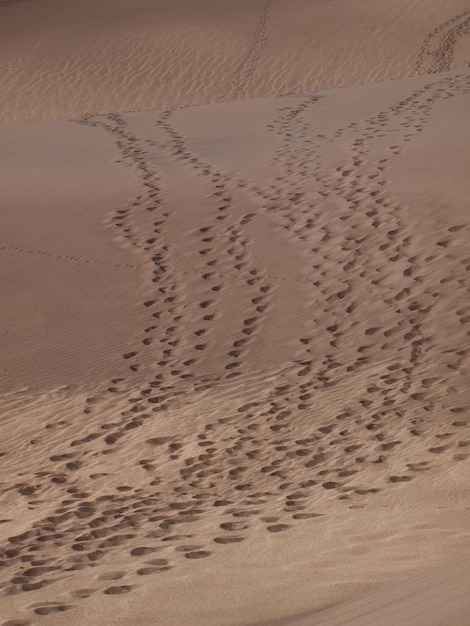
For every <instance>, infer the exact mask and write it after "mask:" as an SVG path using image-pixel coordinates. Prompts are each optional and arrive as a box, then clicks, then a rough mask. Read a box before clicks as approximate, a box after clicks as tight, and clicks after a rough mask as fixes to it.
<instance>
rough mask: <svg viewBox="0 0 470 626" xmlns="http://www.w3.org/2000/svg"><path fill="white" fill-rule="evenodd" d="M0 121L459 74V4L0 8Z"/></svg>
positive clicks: (465, 21) (462, 50)
mask: <svg viewBox="0 0 470 626" xmlns="http://www.w3.org/2000/svg"><path fill="white" fill-rule="evenodd" d="M0 11H1V15H0V66H1V70H2V71H1V74H0V94H1V96H0V97H1V101H2V106H1V107H0V113H1V117H0V120H3V121H12V120H21V119H49V118H64V117H69V116H75V115H79V114H80V115H81V114H84V113H103V112H108V111H124V110H137V109H151V108H156V107H168V106H182V105H189V104H201V103H209V102H220V101H227V102H228V101H232V100H242V99H246V98H257V97H266V96H277V95H279V94H282V93H291V92H312V91H317V90H319V89H329V88H333V87H338V86H343V85H352V84H358V83H368V82H371V81H378V80H386V79H389V78H400V77H404V76H412V75H415V74H426V73H432V72H443V71H447V70H451V69H459V68H465V67H467V63H468V59H469V58H470V37H469V36H468V34H469V29H470V6H469V3H468V0H448V1H446V2H441V1H439V0H394V1H393V2H378V1H377V0H347V2H346V1H345V0H328V1H326V0H314V1H312V0H288V1H287V0H238V1H237V2H233V1H232V0H197V2H195V1H194V0H100V1H99V2H97V1H96V0H80V2H76V1H75V0H29V1H28V0H18V1H16V2H15V1H14V0H7V1H6V2H5V1H3V2H0Z"/></svg>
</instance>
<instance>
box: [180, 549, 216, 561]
mask: <svg viewBox="0 0 470 626" xmlns="http://www.w3.org/2000/svg"><path fill="white" fill-rule="evenodd" d="M211 554H212V552H209V551H208V550H197V551H196V552H187V553H186V554H185V555H184V556H185V557H186V558H187V559H205V558H207V557H208V556H211Z"/></svg>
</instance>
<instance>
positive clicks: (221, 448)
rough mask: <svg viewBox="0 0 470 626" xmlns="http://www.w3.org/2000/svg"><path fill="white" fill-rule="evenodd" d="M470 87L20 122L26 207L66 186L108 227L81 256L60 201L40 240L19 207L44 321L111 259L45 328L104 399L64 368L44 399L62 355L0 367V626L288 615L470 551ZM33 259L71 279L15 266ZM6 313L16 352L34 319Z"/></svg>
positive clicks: (21, 243) (20, 240)
mask: <svg viewBox="0 0 470 626" xmlns="http://www.w3.org/2000/svg"><path fill="white" fill-rule="evenodd" d="M469 80H470V75H469V73H468V72H460V73H447V74H440V75H436V76H432V77H428V76H423V77H419V78H414V79H406V80H403V81H398V82H396V81H389V82H386V83H381V84H375V85H369V86H367V87H350V88H345V89H342V90H337V91H331V92H328V91H324V92H320V93H317V94H311V95H310V94H307V95H304V96H302V95H299V96H285V97H280V98H272V99H267V100H255V101H252V102H239V103H229V104H218V105H211V106H208V107H199V108H198V107H191V108H183V109H169V110H164V111H153V112H146V113H132V114H115V113H113V114H109V115H104V116H93V117H89V116H87V117H83V118H80V119H76V120H71V121H69V122H62V121H57V122H47V123H43V122H41V123H34V124H29V125H23V124H18V125H16V124H15V125H13V126H10V127H8V132H9V137H10V138H11V139H10V144H8V145H15V136H16V145H20V146H21V143H19V142H20V141H27V143H28V147H29V151H30V152H29V153H30V154H31V155H32V156H31V157H30V159H29V161H28V166H27V168H26V165H25V168H26V169H25V172H27V173H28V174H27V175H28V176H29V181H30V185H32V184H33V183H34V184H36V185H37V186H36V189H37V191H36V192H35V193H34V196H35V197H36V198H41V195H40V192H41V193H43V194H44V198H47V197H51V198H52V199H53V198H54V195H53V193H52V186H51V183H47V172H48V171H53V172H57V171H58V169H59V168H60V167H62V169H63V173H64V177H65V179H66V180H67V181H69V182H67V183H66V184H67V185H68V186H66V187H65V195H69V196H70V195H71V192H70V191H69V189H71V187H70V185H74V188H76V189H77V190H78V189H82V187H84V189H82V190H81V195H79V197H78V200H79V204H77V207H78V206H80V207H81V212H80V215H77V218H73V220H74V221H73V222H72V224H73V228H93V229H94V232H95V235H94V237H93V238H91V239H90V238H89V236H88V235H87V232H88V231H86V230H84V231H83V237H80V238H79V241H78V242H75V244H72V242H71V240H70V242H69V243H68V241H69V240H68V239H67V237H70V236H69V235H67V229H68V228H69V224H68V223H67V222H65V223H64V224H61V222H60V210H61V206H62V205H61V202H63V200H62V198H63V195H58V196H57V197H56V199H55V200H54V202H55V204H51V205H49V206H48V207H47V210H46V208H44V209H42V208H41V206H43V205H44V206H45V204H46V203H45V200H41V202H40V203H39V205H38V204H37V203H35V204H34V205H32V208H31V209H30V211H33V207H34V211H33V212H32V214H31V216H29V215H28V214H26V215H25V217H24V218H21V217H19V218H18V219H19V220H20V222H21V219H26V220H28V221H30V220H33V219H38V227H37V228H36V229H35V230H34V231H33V232H30V231H27V232H26V233H22V232H21V230H20V229H19V228H18V227H15V226H14V224H15V222H14V221H12V219H13V218H9V220H10V221H8V218H7V216H8V214H7V213H5V216H4V217H3V219H4V220H6V221H5V224H6V225H5V228H6V227H7V226H8V225H10V228H11V229H12V230H11V231H5V232H7V233H8V241H10V242H12V243H14V246H13V245H10V244H8V245H5V246H4V249H3V250H2V254H3V255H4V256H5V257H6V258H8V259H10V261H9V263H10V267H11V268H12V271H13V269H14V268H15V267H16V268H17V271H20V272H21V275H28V273H30V272H36V274H33V276H36V280H37V281H38V282H40V283H41V282H44V284H46V285H48V288H49V289H52V292H51V294H50V296H49V299H50V301H51V303H52V304H53V303H54V302H56V303H61V302H62V301H63V300H64V299H66V298H67V297H70V295H67V290H68V289H70V285H69V284H68V283H67V280H69V279H67V278H61V274H60V273H56V272H60V271H61V268H62V267H64V268H67V267H70V266H72V265H73V266H74V267H79V266H80V267H82V265H81V261H80V259H81V260H82V261H83V260H86V259H88V260H90V259H95V260H100V261H101V263H97V264H96V269H94V270H93V272H92V273H91V274H85V275H83V279H84V281H85V284H84V285H83V287H82V286H80V285H74V286H73V289H74V290H75V291H77V290H78V295H82V294H86V295H84V296H83V297H86V307H87V308H86V310H87V311H88V315H89V316H90V317H91V318H92V321H91V322H90V323H91V324H92V325H91V326H86V325H85V326H83V320H82V322H81V324H82V326H77V324H79V322H77V320H76V318H75V317H74V313H73V312H72V313H67V312H66V311H64V312H63V313H62V317H63V318H64V319H63V321H62V324H58V323H57V322H56V320H55V318H54V317H51V314H50V313H48V312H46V313H45V319H44V320H43V327H41V325H40V322H38V321H36V322H34V326H33V328H34V329H35V331H34V332H36V333H37V332H46V331H47V332H49V333H51V332H52V331H51V330H47V328H50V325H52V327H54V331H53V332H54V333H55V334H54V336H55V341H56V343H57V344H59V345H62V344H64V345H65V344H67V343H70V341H71V342H72V343H70V354H73V353H74V352H75V353H76V354H77V355H78V354H80V351H82V352H83V353H86V352H87V351H88V353H89V354H91V353H92V352H93V350H94V351H95V353H96V356H94V357H93V358H94V359H96V363H94V362H90V365H89V367H90V372H91V373H92V374H93V376H94V382H91V378H92V377H90V376H89V377H88V378H87V376H86V375H85V374H84V372H83V365H82V364H83V363H88V361H87V360H81V359H86V356H83V357H81V358H78V356H77V362H76V363H74V361H73V359H72V358H71V356H67V351H64V352H63V353H62V354H61V353H60V352H57V353H54V363H55V366H54V368H53V369H52V370H51V371H50V372H49V375H48V377H44V379H43V380H42V381H41V376H40V375H39V376H38V380H37V381H36V384H34V380H33V374H32V373H33V371H34V369H35V368H36V371H37V372H38V373H40V372H41V367H42V366H41V361H42V360H43V359H44V360H46V359H47V356H44V355H42V353H40V356H36V358H34V355H33V356H31V357H30V358H31V359H32V360H31V362H28V363H27V368H25V369H23V370H21V367H23V365H22V363H24V361H25V359H24V358H23V360H22V361H21V359H20V356H18V363H19V365H18V366H17V365H15V359H14V358H12V357H10V358H9V360H8V361H7V362H5V363H4V367H5V369H6V377H5V381H6V382H8V381H10V382H9V384H8V389H7V388H6V386H5V385H4V395H3V398H2V406H3V407H4V409H5V416H4V420H3V422H2V429H3V432H2V443H3V449H2V451H1V453H2V462H3V465H2V479H1V480H2V499H3V509H2V510H3V520H2V524H1V526H0V529H1V531H2V536H3V548H2V561H3V565H4V567H3V574H2V583H1V585H2V591H3V600H2V607H3V609H2V610H3V612H4V620H6V621H4V622H3V625H5V624H14V623H16V624H17V623H25V624H32V623H36V621H37V620H39V621H41V619H40V618H41V616H47V623H48V624H55V623H57V624H59V623H67V624H70V623H77V624H80V623H89V624H93V623H102V622H103V620H105V621H106V623H110V624H129V623H132V624H148V623H155V620H156V619H158V623H159V624H182V623H195V624H214V625H215V624H222V623H224V624H249V623H255V622H256V621H259V622H262V621H266V620H271V621H273V620H275V619H277V618H280V617H282V616H286V617H287V616H289V615H295V614H297V615H299V614H302V613H307V612H308V611H314V610H319V609H321V608H322V607H326V606H329V605H332V604H334V603H337V602H340V601H343V600H347V599H348V598H354V597H357V596H358V595H362V594H364V593H366V592H367V591H370V590H372V589H374V588H376V587H377V586H380V585H384V584H386V583H389V582H394V581H399V580H403V578H405V577H406V576H410V575H412V574H415V573H418V572H420V571H423V570H425V569H426V568H428V567H432V566H434V565H436V564H439V563H443V562H446V561H448V560H452V559H453V558H458V557H459V556H460V555H461V553H462V551H463V550H467V549H468V546H469V531H470V529H469V526H468V501H466V487H467V484H468V451H467V446H468V441H467V439H468V425H469V421H468V406H469V397H468V376H469V357H468V349H467V343H468V330H467V327H468V321H469V319H470V318H469V315H468V313H469V311H468V278H467V277H468V264H469V258H470V257H469V250H468V229H469V223H468V214H467V213H466V211H465V199H464V198H463V197H462V192H463V190H464V189H465V188H466V171H467V168H466V167H465V162H464V161H463V159H464V158H465V146H466V145H467V144H468V139H469V138H468V137H467V134H468V128H467V126H466V125H465V122H464V120H465V117H466V111H467V110H468V106H469V99H470V95H469V93H470V82H469ZM361 92H362V93H363V97H364V107H363V111H362V113H363V116H362V117H361V108H360V105H359V103H360V102H361ZM224 129H225V130H224ZM47 137H60V139H58V140H57V141H56V143H54V144H52V145H49V147H48V148H47V149H46V148H45V144H46V138H47ZM445 138H447V144H446V143H445ZM72 143H73V144H74V145H75V151H74V152H73V155H74V156H73V157H72V156H68V155H69V154H70V153H69V152H68V150H69V146H70V144H72ZM98 144H99V145H100V146H102V147H101V148H99V147H98ZM79 146H81V147H80V148H79ZM438 148H439V152H437V150H438ZM110 150H112V151H113V152H112V155H113V159H114V165H113V164H112V163H111V160H110V157H111V152H110ZM433 150H434V151H435V156H433ZM77 151H78V152H77ZM11 154H12V150H11V149H10V150H4V152H3V157H2V158H3V159H4V163H5V164H6V165H8V167H9V168H10V171H11V172H12V177H11V180H12V181H13V187H12V189H11V190H10V196H9V197H10V198H14V197H15V189H16V190H17V191H16V193H17V198H18V199H19V205H21V204H22V203H23V204H24V199H22V195H21V190H20V187H21V185H20V183H19V176H20V173H21V172H20V169H19V166H18V161H17V160H16V161H15V160H13V162H12V157H11ZM92 154H93V157H92V161H91V163H88V162H87V160H88V159H89V158H91V155H92ZM35 155H39V157H41V158H38V157H36V156H35ZM51 155H52V156H51ZM250 155H251V156H250ZM428 155H430V156H429V157H428ZM47 159H52V160H51V161H50V162H49V163H48V161H47ZM60 163H63V165H62V166H61V165H60ZM15 167H16V168H17V169H15ZM433 168H434V169H433ZM108 171H109V173H107V172H108ZM15 172H16V174H15V176H16V178H15V177H13V174H14V173H15ZM73 172H75V173H76V174H75V175H76V178H75V179H74V178H73V176H74V174H73ZM94 172H99V173H100V175H101V176H102V178H101V180H98V179H97V178H96V177H95V176H94ZM429 172H431V173H432V177H429ZM449 172H451V173H452V176H449V175H448V173H449ZM439 174H441V175H439ZM15 181H16V182H15ZM72 181H74V182H72ZM90 185H92V193H91V192H90V189H89V186H90ZM28 189H29V193H31V189H32V187H31V186H28ZM33 189H34V188H33ZM101 196H103V199H101ZM117 196H119V198H120V200H119V202H117V203H116V198H117ZM456 196H459V197H460V199H461V203H460V204H459V203H458V202H457V201H456ZM93 198H95V199H98V205H99V206H100V207H101V209H100V210H103V211H104V210H106V211H110V210H111V205H112V203H113V202H114V203H116V204H115V206H114V210H111V212H110V213H109V214H108V217H107V218H106V224H107V227H106V228H104V227H101V228H99V227H98V226H93V223H92V222H90V220H91V219H92V217H91V216H89V215H88V213H87V211H89V209H87V206H90V207H91V206H92V205H91V204H90V203H92V202H93ZM420 198H421V203H420V202H419V199H420ZM436 198H438V202H437V200H436ZM429 205H432V208H429ZM12 206H13V205H12ZM17 210H19V209H17ZM73 210H74V209H73V207H71V209H68V210H67V215H68V218H69V219H72V216H73V215H74V213H73ZM38 211H40V213H38ZM38 215H40V217H37V216H38ZM17 217H18V216H17ZM95 217H96V218H98V220H99V219H102V218H101V217H100V214H96V215H95V216H94V217H93V219H95ZM87 225H88V226H87ZM15 228H16V229H15ZM41 229H43V231H42V230H41ZM41 232H43V234H41ZM76 232H80V231H76ZM15 233H16V234H15ZM47 233H49V235H48V234H47ZM27 238H29V239H27ZM62 238H64V239H62ZM106 238H107V242H108V243H106ZM82 239H83V240H82ZM112 241H115V242H116V244H118V243H119V245H121V246H122V252H119V251H118V250H117V248H116V247H115V245H114V244H113V245H112V246H111V242H112ZM72 245H75V246H76V247H75V248H74V249H73V250H72V248H71V246H72ZM13 248H17V249H16V250H15V251H14V252H15V253H16V255H17V256H15V255H14V253H13V251H12V249H13ZM36 248H37V249H38V250H43V251H47V253H48V254H49V256H48V258H47V262H48V263H50V264H53V265H52V266H51V268H56V269H51V270H49V269H48V267H46V266H45V267H44V268H43V267H42V266H41V262H42V261H37V262H36V261H34V260H33V264H34V265H33V266H31V268H29V267H28V266H25V267H24V268H22V266H20V265H15V263H17V262H20V261H19V259H20V258H22V254H24V252H23V253H21V254H20V252H19V250H20V249H22V250H35V249H36ZM66 249H68V251H69V252H70V254H69V255H66ZM273 251H274V254H273ZM12 255H13V257H14V258H15V259H18V261H14V262H12V261H11V258H12ZM28 258H31V257H28ZM124 268H128V270H129V272H131V273H130V274H128V273H127V272H125V271H124ZM139 268H140V269H139ZM50 271H53V272H54V276H57V277H58V280H57V282H56V283H53V282H51V281H50V280H49V279H47V278H46V277H47V274H48V272H50ZM136 271H137V274H135V272H136ZM109 272H111V274H112V278H111V277H110V278H109V279H108V278H106V277H107V276H108V274H107V273H109ZM137 275H138V280H137V281H136V280H135V277H136V276H137ZM103 280H104V281H106V280H110V281H111V283H112V285H113V289H114V290H117V292H116V291H115V292H114V294H113V293H112V292H109V291H108V290H103V288H102V287H101V288H100V287H99V285H100V284H101V282H102V281H103ZM129 281H133V285H132V286H131V284H130V282H129ZM12 283H14V280H13V278H12V279H10V281H9V282H5V284H6V287H7V289H11V284H12ZM14 288H15V290H16V291H14V293H18V294H19V295H18V297H22V298H25V297H26V295H25V294H28V295H29V296H30V297H33V295H32V294H33V293H34V292H32V291H31V289H30V287H29V285H28V284H27V283H26V285H23V284H22V283H18V284H14ZM83 289H86V291H82V290H83ZM126 290H127V291H126ZM117 293H122V294H124V295H123V296H121V297H123V298H125V299H126V304H128V305H129V306H128V308H127V309H126V308H125V307H124V306H123V305H122V303H116V299H119V296H117V295H116V294H117ZM126 294H127V295H126ZM34 297H36V296H34ZM110 299H111V303H109V302H108V301H109V300H110ZM4 301H6V298H4ZM128 301H129V302H128ZM136 301H137V304H136ZM16 302H17V301H16V300H15V299H13V300H10V305H11V308H7V309H6V311H7V313H8V315H7V318H4V322H3V324H4V329H5V331H6V339H4V341H5V348H4V350H6V352H4V353H6V354H9V352H8V350H10V353H13V352H14V347H15V345H16V348H17V350H18V354H19V355H21V354H23V355H24V354H25V352H26V353H27V350H28V347H27V345H25V346H22V344H21V342H18V341H17V342H16V343H15V345H11V344H10V343H9V341H8V338H14V337H15V336H16V335H15V333H16V334H18V336H19V335H20V334H21V329H22V328H27V326H28V324H29V323H30V320H31V319H33V320H34V319H35V318H34V311H35V309H36V307H37V306H38V305H37V304H35V303H34V300H33V301H32V302H31V306H32V307H33V311H31V307H29V308H28V307H27V306H24V307H20V308H18V306H17V304H16ZM105 303H108V306H111V305H112V307H113V308H112V313H111V309H109V308H108V313H107V315H108V317H107V318H103V317H102V316H101V317H100V316H99V315H98V317H96V318H95V317H94V313H95V312H97V311H100V310H102V308H103V306H104V305H105ZM61 306H62V305H61ZM119 307H121V308H119ZM133 311H138V313H137V314H136V316H135V318H134V320H133V324H131V323H130V320H129V315H130V312H133ZM32 314H33V317H31V316H32ZM67 315H68V316H69V317H68V318H67ZM110 315H111V316H112V317H109V316H110ZM106 319H107V320H108V322H106ZM7 320H10V322H8V321H7ZM8 323H9V324H10V326H8ZM106 323H107V324H108V326H109V327H111V328H112V327H115V328H117V329H118V330H119V333H118V334H119V337H120V338H121V347H120V348H119V346H118V344H117V343H116V340H117V337H115V338H113V337H114V336H111V335H109V334H107V333H106ZM41 328H45V329H46V330H41ZM126 328H128V330H126ZM74 329H76V330H75V332H74ZM90 332H91V333H97V334H96V337H97V339H98V338H99V342H97V341H96V340H95V339H94V337H95V335H93V334H89V333H90ZM124 343H125V344H126V345H125V346H124ZM81 344H84V345H83V346H81ZM2 350H3V349H2ZM119 350H120V351H119ZM63 354H65V356H63ZM98 354H99V356H98ZM39 359H40V360H39ZM45 367H46V369H48V367H49V366H48V363H47V360H46V364H45ZM73 367H76V369H75V370H74V369H73ZM15 368H16V369H15ZM18 368H19V369H18ZM100 370H101V371H100ZM21 372H23V374H21V375H20V374H19V373H21ZM107 372H109V374H108V375H106V373H107ZM111 372H115V373H114V374H113V373H111ZM9 374H10V378H8V376H9ZM22 376H23V378H22ZM28 377H29V378H28ZM14 380H18V381H21V385H19V386H18V385H16V387H15V385H14V384H13V382H12V381H14ZM25 384H27V385H28V388H24V387H25ZM20 388H22V389H20ZM26 458H27V459H28V463H27V465H25V459H26ZM183 596H184V597H188V598H190V599H191V601H190V602H189V601H188V602H187V603H183V604H182V603H181V602H180V598H181V597H183ZM241 598H243V600H242V601H241ZM56 614H57V615H56ZM348 615H349V613H348ZM156 616H157V617H156ZM12 620H13V621H12ZM15 620H17V621H15ZM18 620H19V621H18ZM38 623H39V622H38ZM320 623H321V622H320ZM332 623H334V622H332ZM410 623H412V622H410ZM416 623H419V622H416ZM455 623H459V622H455Z"/></svg>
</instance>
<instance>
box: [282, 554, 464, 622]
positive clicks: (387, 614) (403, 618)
mask: <svg viewBox="0 0 470 626" xmlns="http://www.w3.org/2000/svg"><path fill="white" fill-rule="evenodd" d="M469 587H470V564H469V562H468V559H465V560H463V561H458V562H457V563H452V565H447V566H444V567H440V568H439V569H437V570H433V571H431V572H426V573H425V574H421V575H420V576H416V577H415V578H412V579H409V580H405V581H403V582H402V583H398V584H396V585H393V586H392V587H389V588H386V589H384V590H380V591H378V592H375V593H373V594H370V595H368V596H365V597H364V598H359V599H358V600H354V601H352V602H346V603H344V604H340V605H339V606H337V607H334V608H332V609H327V610H326V611H321V612H320V613H316V614H315V615H307V616H306V617H304V618H301V619H298V620H294V621H287V622H279V623H278V626H283V625H284V626H314V625H315V624H321V625H322V626H333V625H335V626H338V625H339V624H351V626H367V625H369V626H395V625H396V624H408V625H413V626H442V624H461V625H462V626H465V625H466V624H468V617H469V615H470V598H469V596H468V589H469ZM271 624H273V623H272V622H271ZM273 626H275V625H274V624H273Z"/></svg>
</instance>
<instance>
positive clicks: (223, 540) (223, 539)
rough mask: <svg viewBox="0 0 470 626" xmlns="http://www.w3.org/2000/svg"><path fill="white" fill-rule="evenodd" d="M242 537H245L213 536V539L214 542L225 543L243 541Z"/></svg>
mask: <svg viewBox="0 0 470 626" xmlns="http://www.w3.org/2000/svg"><path fill="white" fill-rule="evenodd" d="M244 539H245V537H215V538H214V541H215V543H222V544H226V543H240V541H243V540H244Z"/></svg>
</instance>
